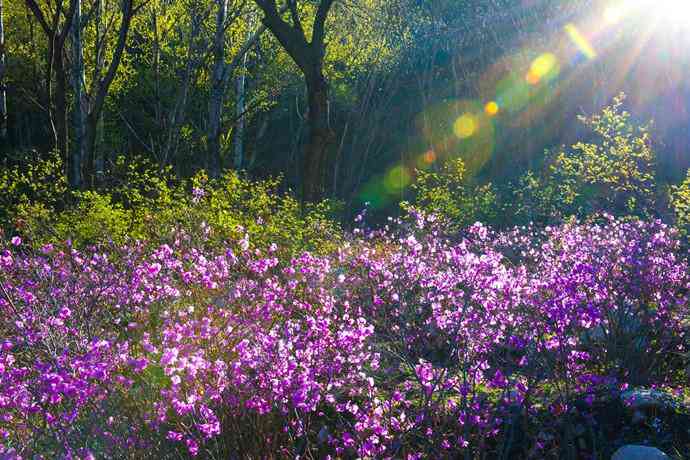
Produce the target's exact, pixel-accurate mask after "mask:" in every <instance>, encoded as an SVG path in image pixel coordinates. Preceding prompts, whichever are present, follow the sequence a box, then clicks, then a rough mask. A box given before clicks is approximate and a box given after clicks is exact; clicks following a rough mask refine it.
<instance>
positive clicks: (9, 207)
mask: <svg viewBox="0 0 690 460" xmlns="http://www.w3.org/2000/svg"><path fill="white" fill-rule="evenodd" d="M0 190H1V191H2V193H0V226H1V227H3V228H5V229H9V228H11V227H12V226H14V225H16V224H17V223H18V222H17V221H16V219H17V217H18V213H19V211H20V209H21V208H26V207H27V206H29V205H30V204H31V203H42V204H43V206H44V207H45V208H47V209H56V208H60V207H62V206H64V204H65V200H66V199H67V196H68V193H67V181H66V180H65V177H64V174H63V163H62V160H61V159H60V156H59V155H58V154H57V153H56V152H52V153H50V154H48V155H47V156H41V155H39V154H38V153H36V152H25V153H22V161H19V162H17V163H16V164H14V165H10V166H6V167H3V168H0Z"/></svg>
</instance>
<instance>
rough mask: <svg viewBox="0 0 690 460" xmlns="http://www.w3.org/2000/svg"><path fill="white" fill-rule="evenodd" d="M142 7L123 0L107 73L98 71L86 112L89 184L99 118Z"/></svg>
mask: <svg viewBox="0 0 690 460" xmlns="http://www.w3.org/2000/svg"><path fill="white" fill-rule="evenodd" d="M142 5H143V4H142ZM140 8H141V5H140V6H139V7H135V5H134V0H123V2H122V19H121V21H120V26H119V30H118V35H117V43H116V45H115V49H114V50H113V54H112V57H111V59H110V63H109V64H108V68H107V69H106V70H105V74H103V76H102V77H101V76H100V75H101V72H100V70H99V71H98V72H97V73H96V79H95V80H94V83H93V94H92V95H91V98H90V99H91V104H90V107H89V111H88V113H87V114H86V123H85V125H84V126H85V135H84V139H85V143H84V149H83V155H84V157H83V160H82V164H83V165H84V174H85V175H86V176H87V177H88V178H89V185H93V184H94V179H95V176H96V174H95V173H96V163H97V161H96V139H97V135H98V124H99V120H100V118H101V114H102V112H103V107H104V106H105V100H106V97H107V96H108V92H109V91H110V85H111V84H112V82H113V80H114V79H115V75H116V74H117V70H118V68H119V66H120V62H121V61H122V56H123V54H124V52H125V46H126V44H127V38H128V35H129V29H130V26H131V24H132V18H133V17H134V15H135V14H136V13H137V11H139V9H140ZM99 14H100V11H99ZM99 20H100V18H99Z"/></svg>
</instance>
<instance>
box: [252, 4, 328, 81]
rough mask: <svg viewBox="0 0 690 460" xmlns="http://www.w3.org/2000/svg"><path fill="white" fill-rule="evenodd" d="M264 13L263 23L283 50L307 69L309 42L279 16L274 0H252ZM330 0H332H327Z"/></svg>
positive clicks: (304, 69)
mask: <svg viewBox="0 0 690 460" xmlns="http://www.w3.org/2000/svg"><path fill="white" fill-rule="evenodd" d="M254 1H255V3H256V4H257V6H258V7H259V8H261V10H262V11H263V13H264V18H263V23H264V24H265V25H266V27H267V28H268V29H269V30H270V31H271V32H272V33H273V35H275V37H276V38H277V39H278V41H279V42H280V44H281V45H282V46H283V48H285V51H287V53H288V54H289V55H290V57H291V58H292V59H293V60H294V61H295V63H296V64H297V65H298V66H299V67H300V68H301V69H302V70H303V71H304V72H307V71H308V69H309V58H308V56H307V54H308V50H309V43H307V39H306V38H305V37H304V34H303V33H301V32H300V31H299V30H298V29H296V28H294V27H292V26H290V25H289V24H288V23H287V22H285V21H284V20H283V18H281V17H280V14H279V13H278V10H277V8H276V3H275V0H254ZM328 1H332V0H328Z"/></svg>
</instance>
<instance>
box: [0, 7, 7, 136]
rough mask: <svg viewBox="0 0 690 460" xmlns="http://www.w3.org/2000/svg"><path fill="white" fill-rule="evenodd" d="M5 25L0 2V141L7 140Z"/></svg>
mask: <svg viewBox="0 0 690 460" xmlns="http://www.w3.org/2000/svg"><path fill="white" fill-rule="evenodd" d="M5 65H6V64H5V23H4V17H3V0H0V141H2V142H3V143H5V140H6V139H7V93H6V92H5V70H6V69H5Z"/></svg>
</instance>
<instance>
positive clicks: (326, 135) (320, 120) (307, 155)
mask: <svg viewBox="0 0 690 460" xmlns="http://www.w3.org/2000/svg"><path fill="white" fill-rule="evenodd" d="M307 93H308V96H307V97H308V99H309V114H308V121H309V140H308V141H307V145H306V146H305V149H304V158H303V160H304V169H303V170H304V177H303V179H302V193H303V197H304V200H305V201H312V202H315V201H318V200H320V199H321V198H323V196H324V179H325V178H324V171H325V165H326V155H327V153H328V148H329V146H330V145H331V144H332V143H333V140H334V135H333V132H332V131H331V129H330V126H329V121H328V84H327V83H326V79H325V78H324V76H323V74H322V71H321V67H318V69H314V71H313V72H312V74H311V75H308V76H307Z"/></svg>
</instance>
